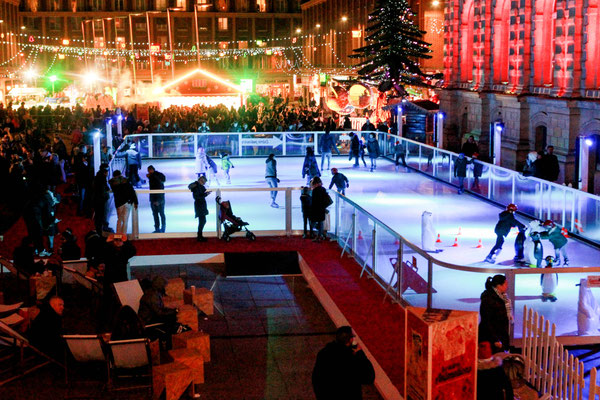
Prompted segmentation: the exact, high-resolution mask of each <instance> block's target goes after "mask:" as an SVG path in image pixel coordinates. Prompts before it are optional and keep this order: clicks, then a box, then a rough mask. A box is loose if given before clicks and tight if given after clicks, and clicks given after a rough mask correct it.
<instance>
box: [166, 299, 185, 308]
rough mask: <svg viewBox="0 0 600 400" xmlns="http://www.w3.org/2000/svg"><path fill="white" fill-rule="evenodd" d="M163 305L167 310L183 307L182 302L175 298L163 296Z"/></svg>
mask: <svg viewBox="0 0 600 400" xmlns="http://www.w3.org/2000/svg"><path fill="white" fill-rule="evenodd" d="M163 305H164V306H165V307H167V308H180V307H181V306H183V300H182V299H176V298H175V297H170V296H163Z"/></svg>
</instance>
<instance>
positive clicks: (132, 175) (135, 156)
mask: <svg viewBox="0 0 600 400" xmlns="http://www.w3.org/2000/svg"><path fill="white" fill-rule="evenodd" d="M125 154H126V155H127V178H128V179H129V183H131V185H132V186H135V187H136V188H139V187H140V186H141V185H140V181H141V178H140V175H139V173H138V171H139V170H140V169H141V168H142V157H141V156H140V153H139V152H138V151H137V148H136V145H135V143H132V144H131V145H130V146H129V149H128V150H127V151H126V152H125Z"/></svg>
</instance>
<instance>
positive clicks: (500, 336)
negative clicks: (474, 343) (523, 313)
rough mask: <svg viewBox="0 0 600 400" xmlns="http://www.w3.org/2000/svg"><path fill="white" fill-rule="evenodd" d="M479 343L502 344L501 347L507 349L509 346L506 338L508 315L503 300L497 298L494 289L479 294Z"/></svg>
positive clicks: (507, 337)
mask: <svg viewBox="0 0 600 400" xmlns="http://www.w3.org/2000/svg"><path fill="white" fill-rule="evenodd" d="M479 315H480V316H481V322H480V323H479V341H480V342H490V343H491V344H492V345H493V344H494V343H495V342H502V346H503V348H505V349H508V346H509V344H510V340H509V336H508V321H509V319H508V313H507V312H506V304H505V303H504V300H503V299H501V298H500V296H498V294H497V293H496V291H495V290H494V289H486V290H485V291H484V292H483V293H481V304H480V306H479Z"/></svg>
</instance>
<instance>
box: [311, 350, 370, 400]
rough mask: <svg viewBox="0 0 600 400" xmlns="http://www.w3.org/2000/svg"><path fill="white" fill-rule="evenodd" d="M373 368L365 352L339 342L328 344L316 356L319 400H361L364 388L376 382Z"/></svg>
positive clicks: (314, 377) (315, 375)
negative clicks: (354, 350) (363, 386)
mask: <svg viewBox="0 0 600 400" xmlns="http://www.w3.org/2000/svg"><path fill="white" fill-rule="evenodd" d="M374 380H375V371H374V370H373V365H372V364H371V362H370V361H369V359H368V358H367V356H366V355H365V353H364V352H363V351H362V350H359V351H357V352H356V353H354V352H353V350H352V348H351V347H348V346H344V345H343V344H340V343H337V342H331V343H328V344H327V345H326V346H325V347H324V348H323V349H322V350H321V351H319V353H318V354H317V361H316V363H315V367H314V369H313V372H312V384H313V389H314V391H315V396H316V398H317V400H333V399H344V400H361V399H362V387H361V385H367V384H371V383H373V381H374Z"/></svg>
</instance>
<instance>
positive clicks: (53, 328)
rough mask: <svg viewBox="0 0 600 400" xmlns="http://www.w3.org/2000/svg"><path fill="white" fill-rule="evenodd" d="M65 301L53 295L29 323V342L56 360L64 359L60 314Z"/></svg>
mask: <svg viewBox="0 0 600 400" xmlns="http://www.w3.org/2000/svg"><path fill="white" fill-rule="evenodd" d="M64 309H65V302H64V300H63V299H61V298H60V297H58V296H53V297H51V298H50V301H49V302H48V303H47V304H43V305H42V306H41V307H40V313H39V315H38V316H37V317H36V318H35V319H34V320H33V322H32V323H31V329H30V331H29V338H30V340H31V344H32V345H34V346H35V347H36V348H37V349H38V350H40V351H41V352H43V353H44V354H46V355H48V356H50V357H52V358H53V359H55V360H57V361H62V360H64V356H65V348H66V346H65V341H64V339H63V338H62V315H63V311H64Z"/></svg>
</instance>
